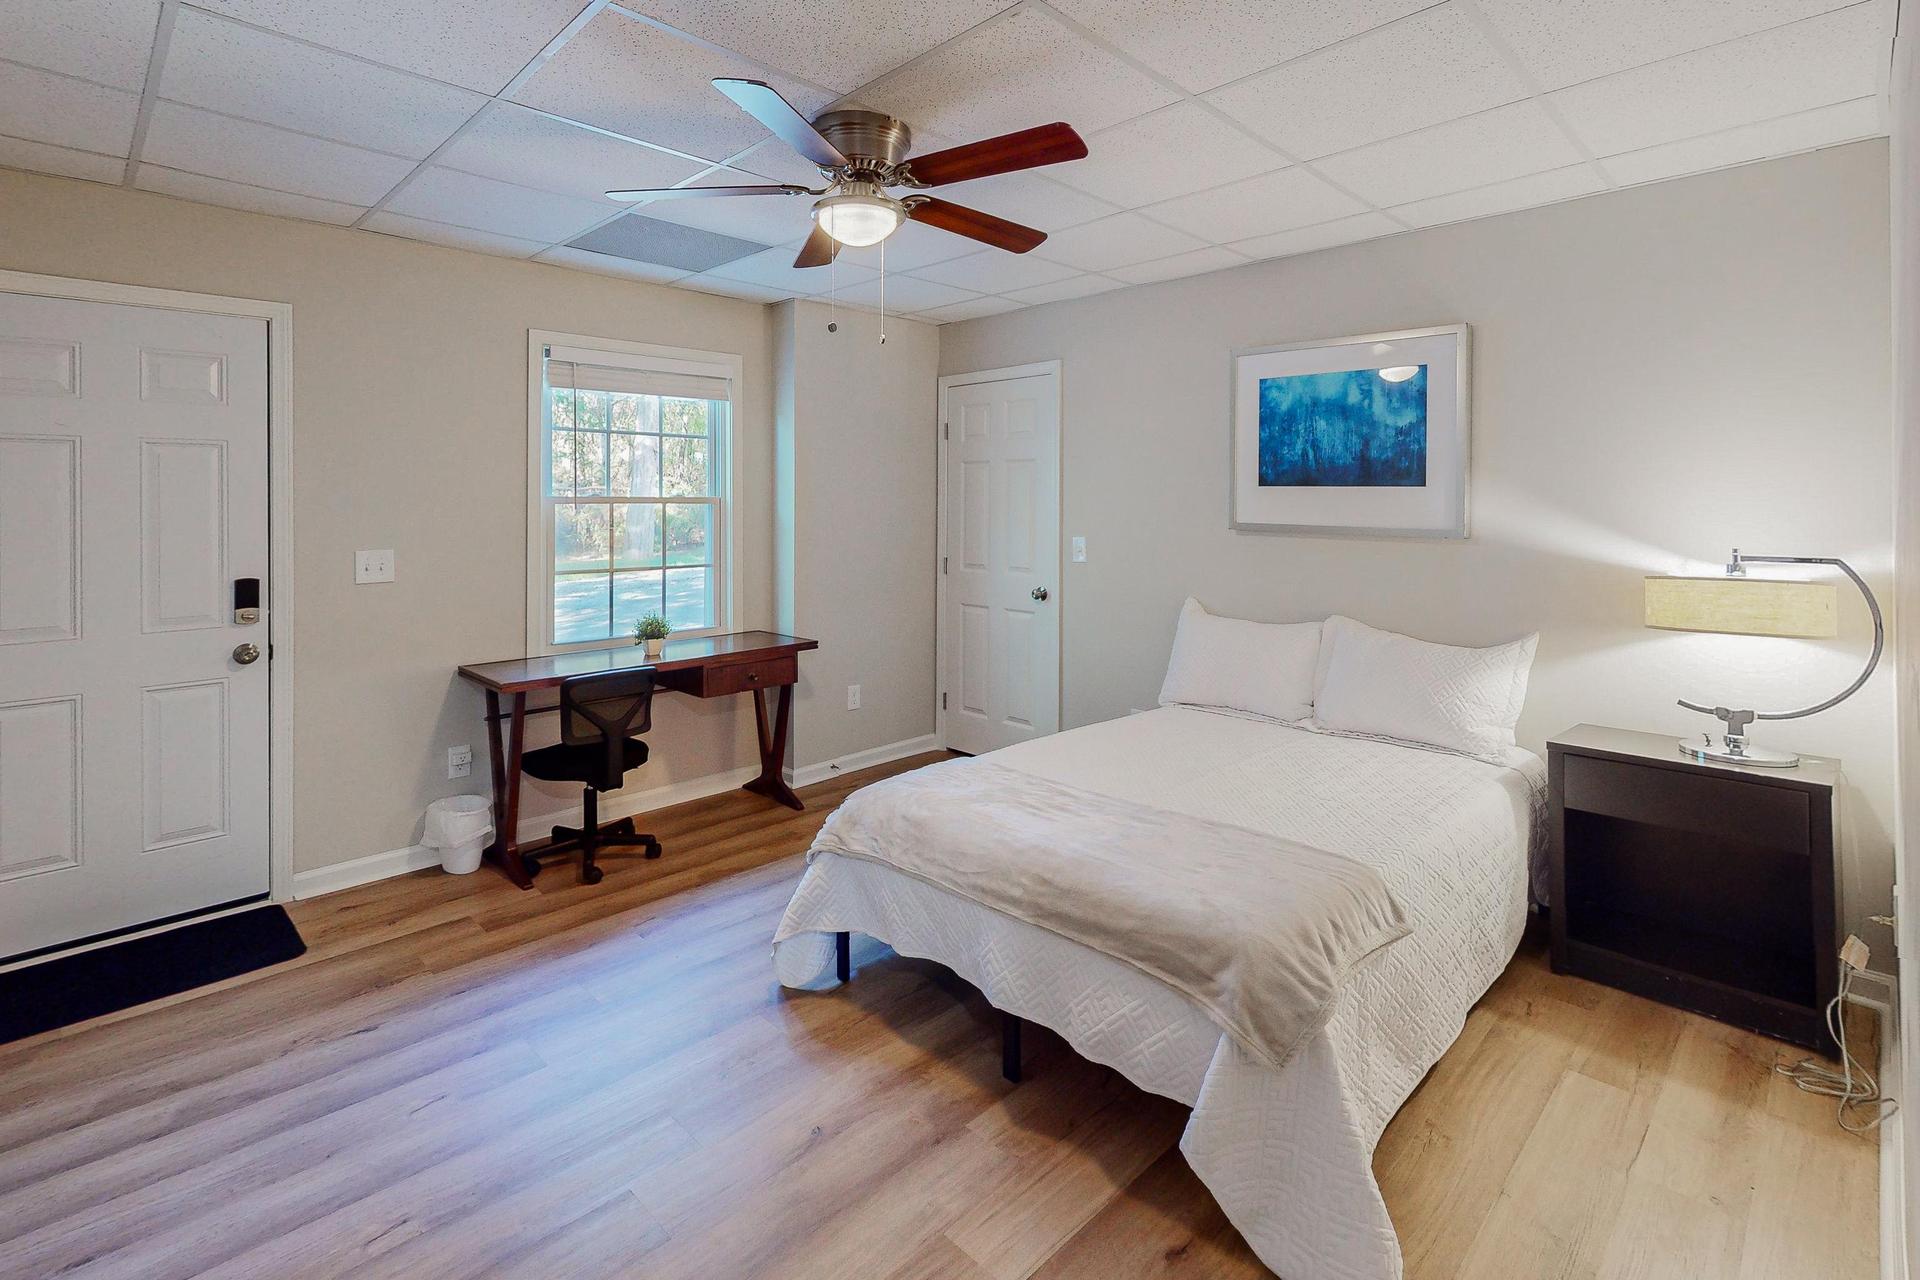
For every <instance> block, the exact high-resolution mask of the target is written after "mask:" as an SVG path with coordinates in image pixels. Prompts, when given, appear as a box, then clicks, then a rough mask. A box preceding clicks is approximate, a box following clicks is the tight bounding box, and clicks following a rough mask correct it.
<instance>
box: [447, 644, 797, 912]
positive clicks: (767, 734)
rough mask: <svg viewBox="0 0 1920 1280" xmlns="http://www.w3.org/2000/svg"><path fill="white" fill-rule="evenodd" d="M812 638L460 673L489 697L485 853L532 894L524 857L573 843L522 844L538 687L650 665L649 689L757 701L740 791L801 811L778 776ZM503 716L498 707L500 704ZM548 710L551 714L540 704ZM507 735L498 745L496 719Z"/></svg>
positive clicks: (627, 649)
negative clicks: (524, 766) (523, 758)
mask: <svg viewBox="0 0 1920 1280" xmlns="http://www.w3.org/2000/svg"><path fill="white" fill-rule="evenodd" d="M819 647H820V644H819V642H818V641H816V640H806V639H803V638H801V637H799V636H783V635H780V634H778V633H777V632H773V631H738V632H734V633H732V634H729V635H718V636H700V637H698V638H695V639H691V640H669V641H667V646H666V651H665V652H664V653H663V654H662V655H661V656H660V657H659V658H656V659H654V660H652V661H648V659H647V656H646V653H645V651H644V650H642V649H641V647H640V646H639V645H631V646H623V647H621V648H618V649H588V650H581V651H578V652H574V653H557V654H553V655H551V656H549V657H544V658H509V659H507V660H506V661H504V662H480V663H474V664H472V665H470V666H465V667H461V668H460V674H461V676H463V677H464V678H466V679H468V680H471V681H473V682H474V683H475V684H477V685H479V686H480V687H481V688H483V689H485V690H486V693H487V754H488V759H489V763H490V764H491V765H492V768H493V830H494V840H493V844H492V845H490V846H489V847H488V849H487V856H488V857H490V858H492V859H493V860H494V861H496V862H498V863H499V864H500V869H501V870H502V871H505V872H506V873H507V879H509V880H511V881H513V882H514V883H515V884H517V885H519V886H520V887H521V888H522V889H531V888H532V887H533V879H532V877H530V876H529V875H528V874H527V868H526V863H525V862H524V861H523V860H522V856H521V855H522V854H523V852H524V853H536V854H537V853H543V852H559V851H560V850H561V849H563V848H565V847H568V845H570V844H571V842H566V843H563V844H555V843H554V842H552V841H542V842H539V843H536V844H533V845H529V846H527V847H526V848H525V849H524V850H523V849H522V847H521V845H520V840H519V835H518V830H519V823H520V754H521V749H522V747H523V746H524V745H525V743H526V720H527V714H528V712H527V695H528V694H529V693H531V692H533V691H534V690H536V689H557V688H559V687H560V682H561V681H562V680H565V679H566V678H567V677H569V676H584V675H594V674H598V673H600V672H605V671H628V670H632V669H633V668H635V667H652V668H653V671H654V681H655V684H656V685H657V686H658V687H659V688H661V689H666V690H669V691H671V692H674V693H686V694H691V695H693V696H694V697H696V698H722V697H727V696H729V695H731V694H736V693H751V694H753V713H754V727H755V729H756V730H757V731H758V733H759V735H760V774H759V776H758V777H756V778H754V779H753V780H752V781H751V782H748V783H747V784H746V788H745V789H746V790H748V791H752V792H754V793H755V794H757V795H763V796H766V797H767V798H768V799H770V800H777V801H779V802H780V803H781V804H784V805H786V806H788V807H789V808H793V809H799V808H803V807H804V806H803V805H802V804H801V803H800V797H799V796H796V795H795V794H793V790H792V788H790V787H788V786H787V781H786V779H785V778H784V777H783V776H782V775H781V769H780V766H781V763H782V761H783V760H784V759H785V757H786V754H787V729H788V724H789V722H790V720H791V718H792V715H793V686H794V683H795V682H796V681H798V680H799V679H800V654H801V653H803V652H805V651H806V650H808V649H818V648H819ZM769 689H777V690H778V691H779V695H778V697H777V698H776V700H775V704H774V710H773V715H772V717H771V718H769V716H768V714H767V691H768V690H769ZM502 694H505V695H506V696H507V698H508V700H509V701H508V709H507V710H506V711H505V712H504V713H503V712H502V711H501V710H500V697H501V695H502ZM538 710H541V711H546V710H551V708H547V707H542V708H538ZM502 721H505V722H506V725H507V731H506V733H505V735H504V738H505V741H504V742H503V741H502V736H503V735H502V734H501V731H500V725H501V722H502Z"/></svg>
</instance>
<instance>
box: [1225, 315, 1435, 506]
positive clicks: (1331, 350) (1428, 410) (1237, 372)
mask: <svg viewBox="0 0 1920 1280" xmlns="http://www.w3.org/2000/svg"><path fill="white" fill-rule="evenodd" d="M1471 346H1472V335H1471V331H1470V328H1469V326H1467V325H1465V324H1451V325H1439V326H1436V327H1433V328H1428V329H1403V330H1400V331H1398V332H1394V333H1368V334H1358V335H1355V336H1353V337H1348V338H1331V339H1324V340H1320V341H1315V342H1296V343H1289V344H1286V345H1284V346H1276V347H1256V348H1244V349H1241V350H1238V351H1235V352H1234V353H1233V359H1232V368H1231V377H1232V400H1231V403H1232V406H1233V409H1232V420H1231V422H1230V423H1229V432H1230V447H1229V449H1228V457H1229V466H1230V474H1229V477H1228V514H1227V520H1228V527H1229V528H1231V529H1233V530H1235V531H1237V532H1241V533H1268V534H1275V533H1277V534H1315V535H1322V536H1347V537H1378V538H1465V537H1467V536H1468V505H1467V499H1468V482H1469V478H1470V475H1471V471H1472V453H1471V448H1470V445H1471V441H1472V434H1471V429H1472V414H1471V403H1470V401H1471V397H1470V389H1471V386H1472V378H1471ZM1416 367H1417V368H1419V370H1420V373H1419V375H1418V376H1419V381H1420V383H1421V385H1422V387H1423V388H1424V393H1425V412H1424V418H1423V426H1424V435H1423V442H1422V446H1421V449H1420V454H1419V460H1418V461H1419V465H1420V466H1421V467H1422V468H1423V471H1422V477H1421V482H1420V483H1413V482H1410V481H1409V480H1407V479H1406V478H1405V477H1406V475H1407V474H1411V473H1410V472H1406V471H1405V470H1404V469H1403V471H1402V472H1401V473H1397V474H1399V477H1400V478H1397V479H1392V480H1390V481H1387V482H1383V483H1353V482H1351V480H1352V477H1351V476H1350V475H1348V474H1345V473H1342V472H1334V471H1329V472H1327V474H1330V475H1334V476H1335V477H1336V478H1334V479H1330V480H1312V479H1308V480H1304V481H1303V480H1300V479H1297V478H1294V477H1297V476H1298V475H1299V474H1300V469H1299V468H1298V467H1285V468H1283V467H1281V466H1280V465H1279V464H1278V463H1276V462H1275V461H1274V452H1273V449H1274V436H1275V433H1276V432H1278V431H1279V430H1280V429H1281V426H1280V425H1279V424H1276V423H1275V422H1272V421H1270V422H1269V423H1268V445H1269V452H1268V454H1267V455H1265V457H1264V459H1263V454H1262V451H1261V446H1262V427H1261V403H1262V383H1263V382H1268V381H1273V380H1279V381H1284V380H1287V379H1290V378H1295V377H1300V376H1303V375H1316V374H1338V373H1363V372H1370V371H1371V372H1378V371H1380V370H1388V371H1393V370H1396V369H1399V368H1416ZM1388 381H1390V382H1391V381H1393V380H1392V379H1388ZM1409 456H1411V455H1409ZM1410 465H1411V464H1410ZM1263 467H1264V471H1263ZM1347 470H1348V471H1350V470H1351V467H1350V466H1349V467H1348V469H1347ZM1343 481H1346V482H1343Z"/></svg>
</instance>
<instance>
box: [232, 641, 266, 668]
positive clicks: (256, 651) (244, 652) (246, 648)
mask: <svg viewBox="0 0 1920 1280" xmlns="http://www.w3.org/2000/svg"><path fill="white" fill-rule="evenodd" d="M233 660H234V661H235V662H237V663H239V664H240V665H241V666H243V667H244V666H247V665H248V664H249V663H254V662H258V661H260V646H259V645H257V644H237V645H235V646H233Z"/></svg>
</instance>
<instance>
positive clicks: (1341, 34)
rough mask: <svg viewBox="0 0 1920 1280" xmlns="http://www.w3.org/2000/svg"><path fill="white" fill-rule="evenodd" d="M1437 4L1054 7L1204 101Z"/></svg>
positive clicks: (1397, 0)
mask: <svg viewBox="0 0 1920 1280" xmlns="http://www.w3.org/2000/svg"><path fill="white" fill-rule="evenodd" d="M1433 3H1434V0H1345V2H1344V3H1340V4H1327V3H1325V2H1324V0H1054V7H1055V8H1058V9H1060V10H1062V11H1063V12H1064V13H1066V14H1067V16H1068V17H1071V18H1076V19H1078V20H1079V21H1081V22H1084V23H1086V24H1087V26H1088V27H1090V28H1092V29H1093V30H1094V31H1096V32H1098V33H1099V34H1100V35H1101V36H1102V37H1103V38H1105V39H1106V40H1108V41H1109V42H1111V43H1112V44H1114V45H1115V46H1117V47H1119V48H1121V49H1124V50H1125V51H1126V52H1128V53H1130V54H1132V55H1133V56H1134V57H1136V58H1138V59H1139V60H1140V61H1142V62H1144V63H1146V64H1147V65H1148V66H1150V67H1152V68H1153V69H1154V70H1156V71H1158V72H1160V73H1161V74H1162V75H1164V76H1167V77H1169V78H1170V79H1173V80H1175V81H1178V82H1179V83H1180V84H1181V85H1183V86H1185V87H1186V88H1187V89H1188V90H1189V91H1190V92H1193V93H1204V92H1205V91H1206V90H1208V89H1212V88H1214V87H1216V86H1218V85H1223V84H1225V83H1226V82H1227V81H1229V80H1237V79H1239V78H1240V77H1241V76H1246V75H1251V74H1252V73H1254V72H1255V71H1260V70H1263V69H1265V68H1267V67H1271V66H1275V65H1277V64H1279V63H1282V62H1285V61H1287V60H1288V59H1291V58H1297V57H1299V56H1300V55H1301V54H1303V53H1311V52H1312V51H1313V50H1315V49H1319V48H1323V47H1325V46H1327V45H1330V44H1333V43H1334V42H1335V41H1338V40H1344V39H1346V38H1347V37H1348V36H1354V35H1358V34H1360V33H1361V32H1362V31H1366V30H1368V29H1370V28H1372V27H1376V26H1379V25H1380V24H1381V23H1383V22H1391V21H1393V20H1394V19H1395V18H1402V17H1405V16H1406V15H1407V14H1410V13H1415V12H1417V11H1419V10H1421V9H1424V8H1426V7H1427V6H1428V5H1431V4H1433Z"/></svg>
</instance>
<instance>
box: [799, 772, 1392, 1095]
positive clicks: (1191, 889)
mask: <svg viewBox="0 0 1920 1280" xmlns="http://www.w3.org/2000/svg"><path fill="white" fill-rule="evenodd" d="M822 852H831V853H836V854H839V855H841V856H843V857H850V858H864V859H868V860H871V861H874V862H879V863H883V864H885V865H887V866H889V867H892V868H894V869H895V870H897V871H901V872H904V873H905V874H907V875H910V876H914V877H916V878H918V879H921V880H924V881H926V882H927V883H929V884H932V885H934V886H936V887H938V888H941V889H945V890H947V891H948V892H951V893H957V894H960V895H961V896H963V897H967V898H971V899H972V900H973V901H975V902H978V903H980V904H981V905H983V906H986V907H991V908H992V909H994V910H996V911H1000V912H1003V913H1004V914H1006V915H1010V916H1014V917H1016V918H1018V919H1020V920H1024V921H1026V922H1027V923H1028V924H1032V925H1037V926H1039V927H1040V928H1042V929H1047V930H1050V931H1052V932H1054V933H1057V934H1060V935H1062V936H1064V937H1067V938H1071V939H1073V940H1074V941H1075V942H1079V943H1082V944H1084V945H1086V946H1089V947H1092V948H1094V949H1095V950H1097V951H1100V952H1102V953H1103V954H1105V955H1108V956H1111V957H1113V958H1114V959H1116V960H1120V961H1122V962H1124V963H1126V964H1130V965H1132V966H1134V967H1135V968H1137V969H1140V970H1142V971H1143V972H1145V973H1148V974H1151V975H1152V976H1153V977H1155V978H1158V979H1160V980H1161V981H1162V982H1165V983H1167V984H1168V985H1170V986H1172V987H1174V988H1175V989H1177V990H1179V991H1181V992H1183V993H1184V994H1186V995H1187V996H1188V997H1190V998H1191V999H1193V1000H1195V1001H1196V1002H1198V1003H1199V1004H1200V1006H1201V1007H1202V1008H1204V1009H1206V1010H1207V1012H1208V1014H1209V1015H1210V1016H1211V1017H1212V1019H1213V1021H1214V1022H1215V1023H1216V1024H1217V1025H1218V1026H1219V1027H1220V1029H1221V1030H1223V1031H1225V1032H1226V1033H1227V1034H1229V1035H1231V1036H1233V1037H1234V1038H1235V1039H1236V1040H1238V1041H1239V1042H1240V1043H1241V1044H1243V1045H1245V1046H1246V1047H1247V1048H1248V1049H1249V1050H1250V1051H1252V1052H1253V1053H1255V1054H1257V1055H1259V1056H1260V1057H1261V1058H1263V1059H1264V1060H1266V1061H1268V1062H1270V1063H1272V1064H1273V1065H1274V1066H1275V1067H1280V1066H1284V1065H1285V1064H1286V1063H1287V1061H1288V1060H1289V1059H1291V1058H1292V1056H1293V1055H1294V1053H1295V1052H1297V1051H1298V1050H1299V1049H1300V1048H1301V1047H1302V1046H1303V1045H1305V1044H1306V1042H1307V1040H1308V1039H1309V1038H1310V1037H1312V1036H1313V1035H1314V1033H1315V1032H1317V1031H1319V1029H1320V1028H1321V1027H1322V1026H1323V1025H1325V1023H1326V1021H1327V1019H1328V1018H1329V1017H1331V1016H1332V1014H1333V1005H1334V1000H1335V998H1336V997H1337V996H1338V995H1339V993H1340V990H1341V987H1342V985H1343V983H1344V982H1345V981H1346V978H1347V975H1348V974H1349V973H1350V972H1351V971H1352V969H1353V968H1354V966H1355V965H1357V964H1358V963H1359V962H1360V961H1362V960H1364V959H1365V958H1366V957H1367V956H1369V955H1371V954H1373V953H1374V952H1375V951H1378V950H1379V949H1380V948H1382V947H1384V946H1386V945H1387V944H1389V943H1391V942H1393V941H1395V940H1396V939H1399V938H1402V937H1405V936H1406V935H1407V933H1408V932H1409V930H1408V927H1407V924H1406V921H1405V919H1404V918H1403V917H1402V915H1401V911H1400V905H1399V903H1397V902H1395V901H1394V899H1393V895H1392V894H1391V893H1389V892H1388V890H1387V886H1386V882H1385V881H1383V880H1382V879H1381V878H1380V876H1379V874H1378V873H1377V872H1375V871H1374V870H1373V869H1372V868H1371V867H1367V866H1363V865H1361V864H1360V863H1357V862H1354V861H1352V860H1351V859H1348V858H1343V857H1341V856H1339V855H1337V854H1332V853H1328V852H1326V851H1324V850H1321V849H1314V848H1311V847H1309V846H1307V845H1303V844H1298V843H1296V842H1293V841H1289V840H1281V839H1277V838H1275V837H1273V836H1268V835H1261V834H1259V833H1257V832H1253V831H1247V830H1244V829H1242V828H1240V827H1232V826H1226V825H1223V824H1220V823H1215V822H1206V821H1203V820H1201V819H1198V818H1190V817H1183V816H1181V815H1179V814H1175V813H1169V812H1167V811H1165V810H1161V809H1153V808H1148V807H1146V806H1144V805H1136V804H1131V803H1128V802H1125V801H1121V800H1116V799H1113V798H1111V797H1108V796H1101V795H1095V794H1093V793H1091V792H1087V791H1081V790H1078V789H1077V788H1073V787H1066V786H1062V785H1060V784H1059V783H1056V782H1050V781H1048V780H1046V779H1043V778H1037V777H1034V776H1032V775H1030V774H1025V773H1020V772H1018V771H1016V770H1012V769H1007V768H1002V767H1001V766H999V765H997V764H994V763H993V762H992V761H990V760H985V759H975V760H953V761H946V762H943V763H941V764H936V765H931V766H929V767H927V768H924V769H918V770H915V771H914V772H912V773H906V774H901V775H899V776H897V777H894V778H889V779H887V780H886V781H884V782H880V783H876V784H875V785H873V786H870V787H863V788H862V789H860V790H859V791H856V792H854V793H853V795H852V796H850V797H849V798H848V799H847V802H846V803H845V804H843V805H841V806H840V808H839V809H838V810H837V811H836V812H835V813H834V814H833V816H832V817H830V818H829V819H828V820H827V823H826V825H825V827H823V828H822V829H821V832H820V835H819V837H818V838H817V839H816V840H815V841H814V844H813V848H812V850H811V851H809V853H808V854H807V857H808V860H809V861H811V860H812V859H813V858H815V857H817V856H818V855H819V854H820V853H822ZM778 940H779V939H777V938H776V941H778ZM883 941H884V939H883Z"/></svg>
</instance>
